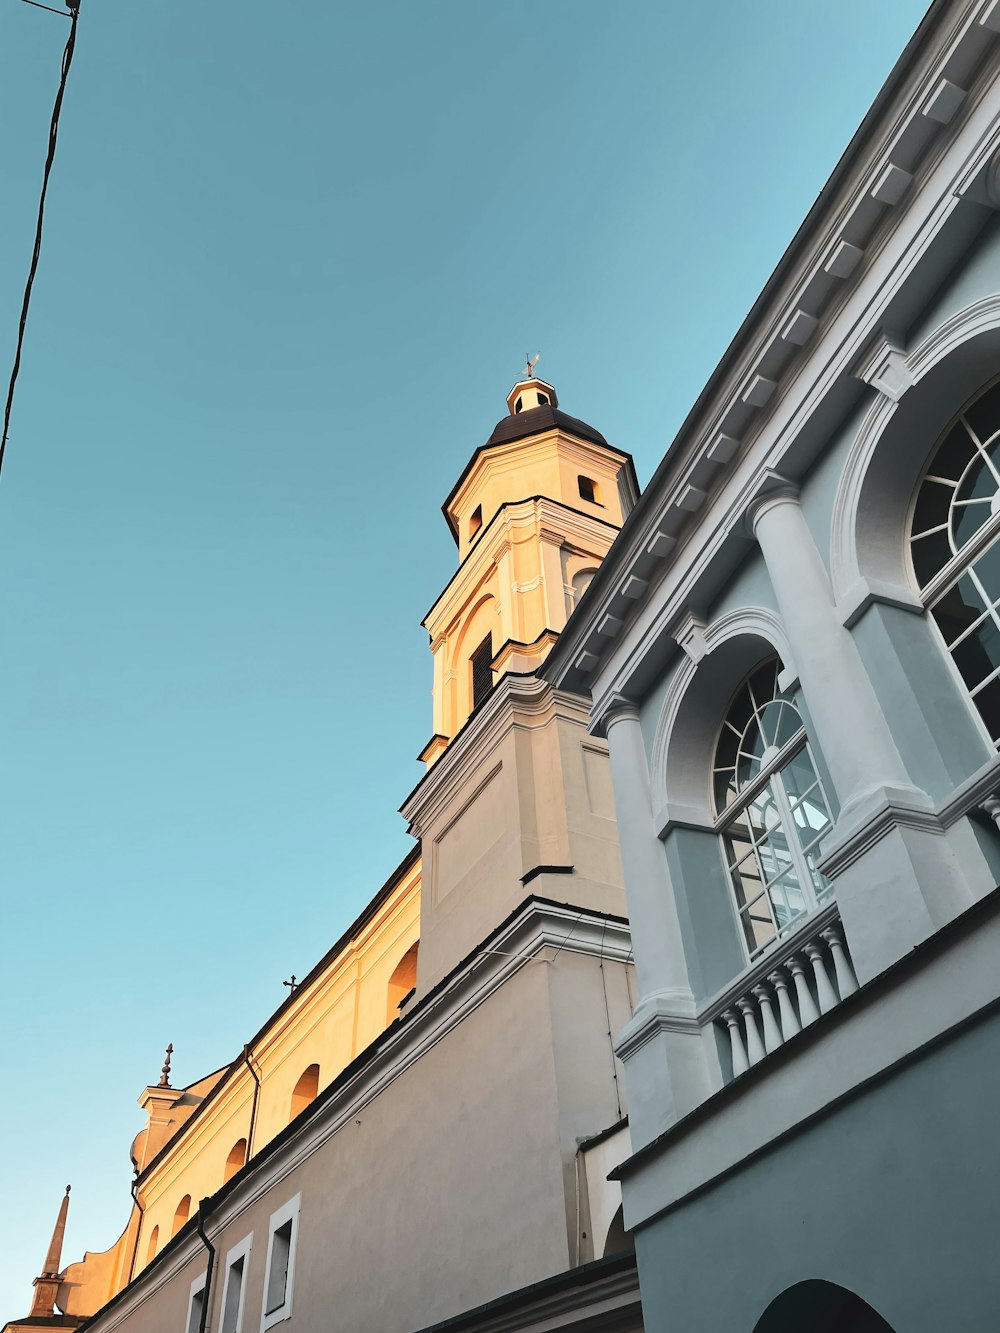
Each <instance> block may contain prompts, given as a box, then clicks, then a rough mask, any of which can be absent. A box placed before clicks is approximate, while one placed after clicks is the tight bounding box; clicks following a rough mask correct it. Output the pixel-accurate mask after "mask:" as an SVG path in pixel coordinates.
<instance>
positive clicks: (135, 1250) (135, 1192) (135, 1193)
mask: <svg viewBox="0 0 1000 1333" xmlns="http://www.w3.org/2000/svg"><path fill="white" fill-rule="evenodd" d="M132 1202H133V1203H134V1204H135V1206H136V1208H137V1209H138V1210H139V1224H138V1226H137V1227H136V1229H135V1244H134V1245H133V1246H132V1259H131V1261H130V1262H129V1266H128V1281H127V1282H126V1283H125V1285H126V1286H128V1284H129V1282H131V1281H132V1279H133V1278H134V1277H135V1261H136V1258H137V1256H138V1254H139V1240H140V1238H141V1237H142V1219H143V1217H144V1215H145V1212H146V1206H145V1204H142V1203H140V1202H139V1165H138V1163H135V1175H134V1177H133V1178H132Z"/></svg>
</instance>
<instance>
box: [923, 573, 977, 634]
mask: <svg viewBox="0 0 1000 1333" xmlns="http://www.w3.org/2000/svg"><path fill="white" fill-rule="evenodd" d="M984 610H985V608H984V606H983V599H982V598H981V597H980V595H979V593H978V591H977V589H976V587H975V585H974V584H973V582H972V580H971V579H970V578H966V577H963V578H960V579H959V581H958V582H957V583H956V584H955V585H954V586H953V587H951V588H949V589H948V591H947V592H946V593H945V595H944V596H943V597H942V598H941V600H940V601H939V602H938V603H937V604H936V605H935V607H934V609H933V611H932V612H931V615H932V616H933V617H934V619H935V621H936V622H937V627H938V629H939V630H940V631H941V633H942V634H943V635H944V641H945V643H949V644H950V643H954V642H955V640H956V639H957V638H959V637H960V636H961V635H962V634H964V633H965V631H966V630H967V629H968V628H969V626H970V625H974V624H975V622H976V621H977V620H978V619H979V617H980V616H981V615H982V614H983V611H984Z"/></svg>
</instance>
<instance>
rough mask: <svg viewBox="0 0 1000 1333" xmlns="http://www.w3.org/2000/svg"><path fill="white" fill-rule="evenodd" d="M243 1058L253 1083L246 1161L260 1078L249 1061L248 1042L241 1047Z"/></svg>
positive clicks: (250, 1142)
mask: <svg viewBox="0 0 1000 1333" xmlns="http://www.w3.org/2000/svg"><path fill="white" fill-rule="evenodd" d="M243 1059H244V1060H245V1061H246V1067H247V1069H249V1070H250V1077H251V1078H252V1079H253V1081H254V1085H255V1086H254V1090H253V1103H252V1105H251V1107H250V1129H249V1132H248V1133H247V1161H248V1162H249V1160H250V1157H251V1155H252V1153H253V1131H254V1126H255V1125H256V1124H257V1101H258V1099H259V1097H260V1079H259V1078H258V1076H257V1071H256V1070H255V1069H254V1067H253V1065H252V1064H251V1063H250V1046H249V1044H246V1045H244V1047H243Z"/></svg>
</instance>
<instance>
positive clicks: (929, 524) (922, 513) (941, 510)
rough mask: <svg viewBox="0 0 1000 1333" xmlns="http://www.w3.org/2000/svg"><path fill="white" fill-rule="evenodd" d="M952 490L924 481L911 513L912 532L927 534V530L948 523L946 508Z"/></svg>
mask: <svg viewBox="0 0 1000 1333" xmlns="http://www.w3.org/2000/svg"><path fill="white" fill-rule="evenodd" d="M952 495H954V489H953V488H952V487H951V486H943V485H942V484H941V482H939V481H925V482H924V484H923V485H922V486H921V488H920V494H919V495H918V496H917V505H916V508H915V510H914V511H913V532H914V535H916V533H918V532H927V530H928V529H929V528H939V527H942V526H943V525H944V524H945V523H947V522H948V506H949V505H950V504H951V497H952Z"/></svg>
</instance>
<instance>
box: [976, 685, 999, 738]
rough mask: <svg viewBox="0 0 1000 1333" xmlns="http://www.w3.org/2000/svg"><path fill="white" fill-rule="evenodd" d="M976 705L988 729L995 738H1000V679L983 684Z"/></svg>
mask: <svg viewBox="0 0 1000 1333" xmlns="http://www.w3.org/2000/svg"><path fill="white" fill-rule="evenodd" d="M976 707H977V708H978V709H979V712H980V715H981V717H982V719H983V721H984V722H985V723H986V729H987V731H988V732H989V733H990V735H991V736H992V737H993V739H994V740H1000V680H991V681H990V683H989V684H988V685H984V686H983V688H982V689H981V690H980V691H979V693H978V694H977V695H976Z"/></svg>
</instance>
